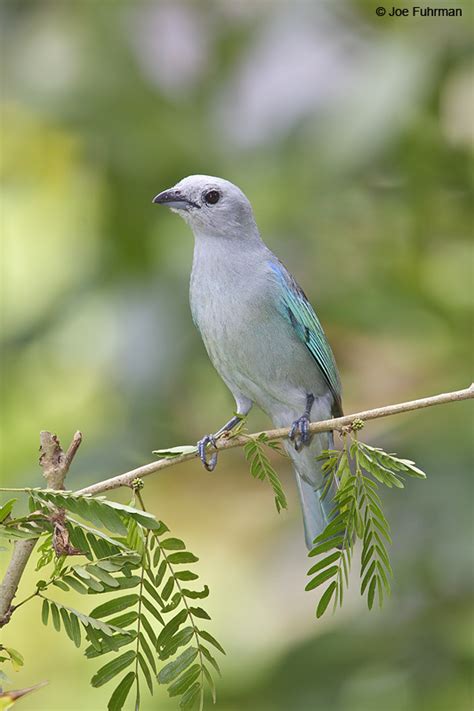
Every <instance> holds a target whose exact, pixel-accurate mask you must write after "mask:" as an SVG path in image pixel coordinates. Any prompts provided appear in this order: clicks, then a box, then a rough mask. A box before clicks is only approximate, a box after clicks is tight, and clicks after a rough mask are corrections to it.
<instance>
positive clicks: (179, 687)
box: [168, 664, 201, 696]
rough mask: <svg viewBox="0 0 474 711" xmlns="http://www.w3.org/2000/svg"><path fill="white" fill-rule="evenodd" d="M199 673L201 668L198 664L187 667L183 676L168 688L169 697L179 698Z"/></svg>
mask: <svg viewBox="0 0 474 711" xmlns="http://www.w3.org/2000/svg"><path fill="white" fill-rule="evenodd" d="M200 673H201V667H200V666H199V664H194V665H193V666H192V667H189V669H187V670H186V671H185V672H184V674H182V675H181V676H180V677H179V678H178V679H176V680H175V681H173V682H172V683H171V684H170V685H169V686H168V694H169V695H170V696H180V695H181V694H184V692H185V691H187V689H189V687H190V686H191V684H192V683H193V682H194V681H196V679H197V678H198V676H199V674H200Z"/></svg>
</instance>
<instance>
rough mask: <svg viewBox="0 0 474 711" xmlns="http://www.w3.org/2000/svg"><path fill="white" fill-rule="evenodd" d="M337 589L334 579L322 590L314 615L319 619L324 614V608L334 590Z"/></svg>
mask: <svg viewBox="0 0 474 711" xmlns="http://www.w3.org/2000/svg"><path fill="white" fill-rule="evenodd" d="M336 590H337V582H336V581H335V580H333V581H332V583H331V584H330V585H329V586H328V587H327V588H326V590H325V591H324V594H323V595H322V597H321V599H320V601H319V604H318V607H317V609H316V617H317V618H318V619H319V618H320V617H322V616H323V615H324V613H325V612H326V608H327V606H328V605H329V603H330V602H331V599H332V596H333V595H334V593H335V591H336Z"/></svg>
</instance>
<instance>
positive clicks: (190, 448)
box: [152, 444, 198, 459]
mask: <svg viewBox="0 0 474 711" xmlns="http://www.w3.org/2000/svg"><path fill="white" fill-rule="evenodd" d="M197 451H198V449H197V447H196V445H192V444H190V445H184V446H182V447H168V449H154V450H153V452H152V454H158V456H159V457H161V458H163V459H166V458H170V459H171V458H173V457H181V456H182V455H183V454H197Z"/></svg>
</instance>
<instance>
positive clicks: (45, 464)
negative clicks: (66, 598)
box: [0, 384, 474, 627]
mask: <svg viewBox="0 0 474 711" xmlns="http://www.w3.org/2000/svg"><path fill="white" fill-rule="evenodd" d="M471 398H474V384H472V385H471V386H470V387H469V388H465V389H464V390H456V391H454V392H450V393H442V394H440V395H433V396H431V397H426V398H421V399H420V400H410V401H409V402H402V403H398V404H396V405H387V406H385V407H378V408H376V409H373V410H364V411H363V412H356V413H354V414H352V415H345V416H344V417H336V418H334V419H331V420H323V421H321V422H312V423H311V424H310V426H309V430H310V432H311V433H312V434H314V433H316V432H329V431H332V430H336V431H339V432H340V431H342V430H344V428H346V427H348V426H350V425H351V424H352V423H353V422H354V421H355V420H362V421H365V420H375V419H379V418H381V417H389V416H391V415H398V414H399V413H401V412H410V411H412V410H421V409H422V408H425V407H432V406H434V405H443V404H445V403H448V402H457V401H459V400H469V399H471ZM289 432H290V428H288V427H285V428H279V429H273V430H266V431H264V432H255V433H253V434H251V435H238V436H235V437H221V438H220V439H219V440H218V441H217V443H216V449H217V450H218V451H220V450H223V449H233V448H234V447H243V446H244V445H245V444H247V443H248V441H249V439H256V438H257V437H259V436H260V435H262V434H264V435H265V436H266V438H267V439H268V440H279V439H284V438H285V437H288V435H289ZM41 437H42V439H41V443H42V448H41V451H42V454H41V457H40V464H41V466H42V468H43V473H44V476H45V477H46V479H47V482H48V485H49V486H50V488H54V487H53V486H52V485H53V483H54V485H55V486H57V488H63V485H64V478H65V476H66V474H67V471H68V469H69V466H70V464H71V461H72V459H73V457H74V455H75V453H76V451H77V448H78V447H79V445H80V442H81V434H80V432H76V434H75V435H74V439H73V442H72V443H71V445H70V447H69V449H68V451H67V452H66V454H64V453H63V451H62V449H61V447H60V445H59V442H58V440H57V438H56V437H55V436H54V435H51V434H50V433H49V432H48V433H45V432H42V433H41ZM197 456H198V454H197V451H192V452H189V453H186V454H182V455H180V456H176V457H172V458H165V459H158V460H157V461H154V462H150V463H149V464H145V465H143V466H141V467H137V468H136V469H132V470H131V471H128V472H125V473H124V474H119V475H118V476H114V477H111V478H110V479H104V480H103V481H99V482H97V483H96V484H92V485H91V486H87V487H85V488H83V489H79V491H77V492H76V493H78V494H83V495H84V494H88V495H90V496H94V495H97V494H102V493H103V492H104V491H110V490H112V489H118V488H119V487H122V486H131V484H132V482H133V481H134V479H137V478H140V479H142V478H144V477H146V476H149V475H150V474H154V473H155V472H158V471H161V470H162V469H167V468H168V467H174V466H176V465H177V464H181V463H183V462H187V461H188V460H190V459H195V458H196V457H197ZM35 543H36V541H35V540H33V541H32V540H27V541H19V542H17V543H16V544H15V547H14V549H13V554H12V558H11V560H10V563H9V566H8V569H7V572H6V574H5V577H4V579H3V582H2V583H1V585H0V627H1V626H2V625H4V624H6V623H7V622H8V621H9V619H10V616H11V614H12V612H13V610H14V607H13V606H12V604H11V603H12V600H13V598H14V596H15V593H16V590H17V587H18V583H19V581H20V579H21V576H22V574H23V571H24V569H25V566H26V563H27V561H28V558H29V556H30V555H31V553H32V551H33V548H34V546H35Z"/></svg>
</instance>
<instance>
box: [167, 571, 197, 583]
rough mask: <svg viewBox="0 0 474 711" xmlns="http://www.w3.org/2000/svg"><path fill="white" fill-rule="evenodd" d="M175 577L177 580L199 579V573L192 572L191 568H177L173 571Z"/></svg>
mask: <svg viewBox="0 0 474 711" xmlns="http://www.w3.org/2000/svg"><path fill="white" fill-rule="evenodd" d="M173 575H174V577H175V578H176V580H186V581H188V580H197V579H198V578H199V575H197V574H196V573H191V571H190V570H176V571H174V573H173Z"/></svg>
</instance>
